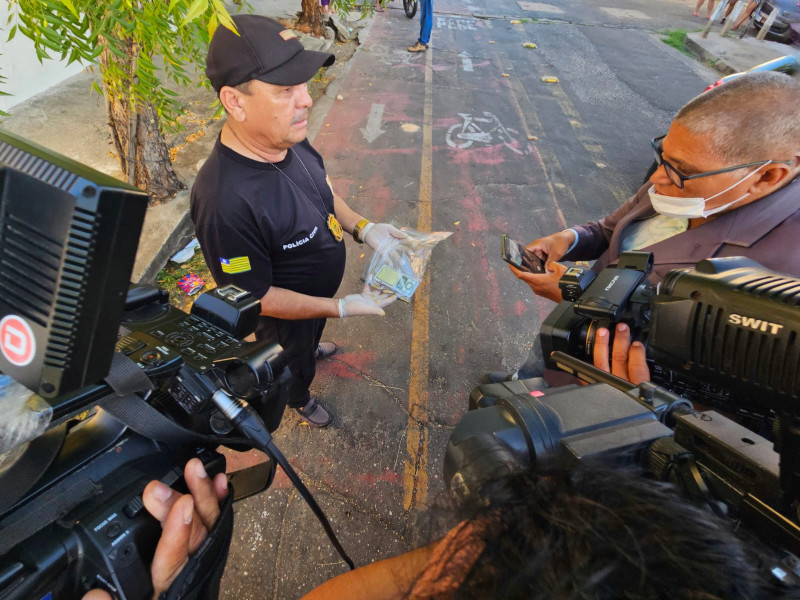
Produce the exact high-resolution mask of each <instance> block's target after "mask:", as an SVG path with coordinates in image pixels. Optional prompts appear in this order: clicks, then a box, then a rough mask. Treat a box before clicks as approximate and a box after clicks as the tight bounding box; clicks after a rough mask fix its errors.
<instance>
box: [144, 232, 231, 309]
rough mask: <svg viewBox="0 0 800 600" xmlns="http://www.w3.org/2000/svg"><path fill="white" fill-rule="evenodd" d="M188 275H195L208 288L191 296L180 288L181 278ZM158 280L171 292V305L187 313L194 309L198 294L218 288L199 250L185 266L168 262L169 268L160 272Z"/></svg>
mask: <svg viewBox="0 0 800 600" xmlns="http://www.w3.org/2000/svg"><path fill="white" fill-rule="evenodd" d="M188 273H194V274H195V275H197V276H198V277H200V278H202V279H203V280H204V281H205V282H206V286H205V287H204V288H203V289H202V290H200V291H199V292H197V293H196V294H195V295H193V296H189V295H188V294H187V293H186V292H184V291H183V290H182V289H181V288H179V287H178V282H179V281H180V280H181V277H183V276H184V275H187V274H188ZM157 279H158V285H159V287H162V288H164V289H165V290H167V291H168V292H169V299H170V303H171V304H173V305H174V306H177V307H178V308H180V309H181V310H185V311H187V312H188V310H189V309H190V308H191V307H192V304H193V303H194V299H195V298H196V297H197V296H198V294H202V293H203V292H207V291H209V290H213V289H214V288H215V287H217V286H216V285H215V284H214V278H213V277H211V271H209V270H208V266H207V265H206V261H205V259H204V258H203V253H202V252H201V251H200V249H199V248H198V249H197V250H195V252H194V256H192V258H190V259H189V260H188V261H186V262H185V263H183V264H180V265H176V264H175V263H174V262H168V263H167V266H165V267H164V268H163V269H161V270H160V271H159V272H158V277H157Z"/></svg>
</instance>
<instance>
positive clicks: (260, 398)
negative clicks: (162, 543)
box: [0, 131, 352, 600]
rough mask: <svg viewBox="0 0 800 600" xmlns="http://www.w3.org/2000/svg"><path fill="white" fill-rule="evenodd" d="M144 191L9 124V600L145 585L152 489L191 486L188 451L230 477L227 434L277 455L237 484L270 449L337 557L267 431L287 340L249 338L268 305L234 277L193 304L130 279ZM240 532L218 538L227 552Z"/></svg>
mask: <svg viewBox="0 0 800 600" xmlns="http://www.w3.org/2000/svg"><path fill="white" fill-rule="evenodd" d="M147 202H148V197H147V195H146V194H144V193H143V192H141V191H140V190H138V189H136V188H134V187H131V186H127V185H125V184H123V183H121V182H119V181H117V180H116V179H113V178H111V177H108V176H106V175H104V174H102V173H99V172H97V171H94V170H92V169H90V168H88V167H85V166H84V165H81V164H79V163H77V162H75V161H72V160H70V159H68V158H66V157H63V156H60V155H57V154H55V153H53V152H50V151H48V150H46V149H44V148H42V147H39V146H36V145H35V144H32V143H30V142H27V141H25V140H23V139H21V138H18V137H16V136H13V135H11V134H9V133H7V132H3V131H0V371H2V373H3V374H4V375H0V378H2V379H3V381H2V382H1V383H2V384H3V385H0V410H3V412H4V415H6V418H5V419H4V422H3V424H2V425H0V455H3V456H0V487H1V488H2V489H3V494H2V497H0V597H2V598H4V599H16V598H19V599H22V598H52V599H58V598H80V597H81V595H82V594H83V593H84V592H86V591H87V590H89V589H92V588H97V587H99V588H103V589H106V590H108V591H109V592H111V593H112V595H114V596H115V597H116V598H120V599H123V600H125V599H134V598H135V599H138V598H142V599H144V598H149V597H151V596H152V586H151V584H150V575H149V562H150V559H151V558H152V555H153V551H154V549H155V545H156V543H157V541H158V539H159V537H160V535H161V528H160V526H159V524H158V522H157V521H155V520H154V519H153V518H152V517H150V516H149V515H148V514H147V512H146V511H145V510H144V507H143V504H142V499H141V494H142V491H143V489H144V487H145V485H146V484H147V483H148V482H149V481H151V480H154V479H157V480H160V481H162V482H164V483H166V484H167V485H172V486H173V487H176V488H178V489H181V490H184V491H185V489H186V488H185V484H183V482H182V474H183V467H184V465H185V464H186V462H187V461H188V460H189V459H190V458H192V457H195V456H197V457H199V458H200V459H201V460H202V461H203V462H204V463H205V465H206V469H207V470H208V471H209V473H210V474H211V475H212V476H213V475H214V474H216V473H219V472H224V470H225V460H224V457H223V456H222V455H221V454H219V453H218V452H216V451H215V448H217V447H218V446H220V445H226V446H228V447H231V448H233V449H237V450H247V449H250V448H253V447H257V448H259V449H262V450H264V451H265V452H267V453H268V455H269V457H270V458H271V459H272V460H269V461H267V463H264V464H263V465H261V466H258V467H256V468H252V469H250V470H247V471H245V472H240V473H235V474H233V476H232V485H233V491H234V493H233V494H232V496H233V495H235V497H236V499H240V498H242V497H246V496H248V495H251V494H253V493H257V492H259V491H262V490H263V489H266V487H268V486H269V485H270V483H271V481H272V477H273V475H274V473H275V462H276V461H277V462H278V463H279V464H281V466H282V468H283V469H284V470H285V471H286V472H287V475H288V476H289V478H290V479H291V480H292V482H293V483H294V484H295V485H296V486H298V489H300V491H301V493H302V494H303V496H304V498H305V499H306V500H307V501H308V502H309V503H310V504H311V505H312V509H313V510H314V512H315V513H316V514H317V516H318V518H320V520H321V521H322V523H323V526H324V527H325V529H326V532H327V533H328V535H329V537H331V539H332V541H333V543H334V545H335V546H336V547H337V550H339V551H340V552H341V553H343V550H341V546H339V545H338V541H336V540H335V536H333V531H332V529H331V528H330V525H329V524H328V523H327V520H326V519H325V517H324V515H323V514H322V512H321V510H320V509H319V507H318V506H316V504H315V503H314V502H313V498H311V497H310V494H309V493H308V490H306V489H305V487H304V486H303V485H302V482H301V481H300V480H299V478H298V477H297V475H296V474H295V473H294V472H293V471H292V470H291V468H290V467H289V465H288V463H287V462H286V460H285V458H283V456H282V455H281V454H280V452H279V451H278V450H277V448H275V446H274V444H273V443H272V441H271V438H270V435H269V434H270V432H272V431H274V430H275V429H277V427H278V425H279V424H280V421H281V416H282V414H283V410H284V408H285V406H286V402H287V398H288V390H289V385H290V373H289V371H288V368H287V366H286V359H285V357H284V354H283V350H282V348H281V347H280V346H279V345H277V344H274V343H266V342H251V343H246V342H243V341H242V338H244V337H245V336H247V335H249V334H250V333H252V332H253V331H254V330H255V327H256V325H257V320H258V316H259V314H260V310H261V307H260V302H259V301H258V300H257V299H255V298H253V297H252V296H251V295H250V294H249V293H248V292H245V291H243V290H241V289H239V288H236V287H234V286H227V287H224V288H221V289H216V290H213V291H211V292H207V293H205V294H203V295H201V296H199V297H198V298H197V300H196V301H195V303H194V306H193V307H192V310H191V314H188V315H187V314H186V313H184V312H182V311H180V310H178V309H176V308H174V307H172V306H170V305H169V304H168V294H167V293H166V292H165V291H163V290H158V289H156V288H153V287H148V286H131V287H130V289H129V283H128V282H129V279H130V274H131V271H132V268H133V261H134V257H135V253H136V246H137V242H138V237H139V234H140V232H141V228H142V223H143V220H144V214H145V209H146V207H147ZM115 349H116V353H115V352H114V350H115ZM8 376H10V377H11V378H13V380H16V382H19V383H15V382H14V381H9V380H8ZM20 384H24V386H26V387H27V388H28V389H29V390H32V391H33V392H36V394H38V395H34V394H32V393H31V392H26V391H25V390H24V388H23V387H22V385H20ZM12 396H13V398H12ZM20 398H21V399H22V400H21V402H20V401H18V400H19V399H20ZM12 399H16V400H17V402H16V404H15V405H14V406H13V407H12ZM96 405H99V408H97V406H96ZM93 407H94V408H93ZM32 415H33V416H32ZM45 429H46V431H44V433H42V431H43V430H45ZM39 434H41V435H39ZM35 436H38V437H35ZM20 442H23V443H20ZM231 518H232V517H231ZM230 527H232V525H231V526H230ZM230 527H228V530H227V531H226V532H224V533H220V534H219V538H220V539H221V538H222V537H224V536H227V541H223V542H221V544H222V548H223V549H225V548H227V544H228V543H229V541H230ZM214 535H216V532H212V535H211V536H210V538H213V537H214ZM345 557H346V555H345ZM346 560H348V561H349V559H346ZM350 564H352V563H350ZM217 583H218V581H217Z"/></svg>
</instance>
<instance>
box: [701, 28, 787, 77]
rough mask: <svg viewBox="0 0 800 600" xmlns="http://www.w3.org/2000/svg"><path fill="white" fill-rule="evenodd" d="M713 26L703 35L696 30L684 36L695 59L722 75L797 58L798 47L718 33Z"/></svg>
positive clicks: (717, 29)
mask: <svg viewBox="0 0 800 600" xmlns="http://www.w3.org/2000/svg"><path fill="white" fill-rule="evenodd" d="M719 30H720V27H719V26H715V27H714V28H713V29H712V30H711V31H710V32H709V34H708V37H707V38H703V37H702V36H701V34H700V33H699V32H696V33H690V34H688V35H687V36H686V48H687V49H688V50H689V51H690V52H691V53H692V54H693V55H694V56H695V57H697V58H698V59H700V60H702V61H704V62H707V63H709V64H710V66H712V67H713V68H715V69H716V70H717V71H719V72H720V73H722V74H723V75H730V74H731V73H739V72H741V71H747V70H748V69H751V68H753V67H755V66H757V65H760V64H761V63H765V62H767V61H770V60H773V59H775V58H780V57H781V56H787V55H793V56H796V57H797V58H798V59H800V49H798V48H796V47H794V46H790V45H789V44H779V43H778V42H769V41H766V40H757V39H755V38H744V39H741V40H740V39H739V36H738V35H733V34H729V35H728V36H726V37H721V36H720V35H719Z"/></svg>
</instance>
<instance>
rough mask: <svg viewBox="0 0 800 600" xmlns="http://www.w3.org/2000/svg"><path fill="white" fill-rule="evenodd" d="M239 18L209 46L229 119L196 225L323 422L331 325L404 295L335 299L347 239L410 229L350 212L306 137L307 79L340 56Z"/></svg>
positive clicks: (314, 421) (217, 270) (299, 399)
mask: <svg viewBox="0 0 800 600" xmlns="http://www.w3.org/2000/svg"><path fill="white" fill-rule="evenodd" d="M233 20H234V22H235V23H236V28H237V30H238V35H237V34H236V33H234V32H232V31H230V30H229V29H227V28H225V27H219V28H218V29H217V30H216V32H215V34H214V37H213V39H212V40H211V44H210V45H209V49H208V60H207V67H206V74H207V75H208V78H209V80H210V81H211V85H212V86H213V87H214V89H215V90H216V92H217V94H218V95H219V99H220V102H221V103H222V106H223V107H224V108H225V112H226V113H227V115H228V118H227V121H226V122H225V125H224V126H223V128H222V131H221V133H220V136H219V138H218V139H217V142H216V144H215V146H214V149H213V150H212V152H211V155H210V156H209V158H208V160H207V161H206V162H205V163H204V164H203V166H202V168H201V169H200V171H199V172H198V174H197V179H196V180H195V183H194V185H193V186H192V194H191V214H192V221H194V225H195V231H196V233H197V239H198V240H199V242H200V247H201V248H202V250H203V255H204V256H205V259H206V263H207V264H208V266H209V268H210V269H211V273H212V275H213V276H214V279H215V280H216V282H217V284H219V285H223V284H235V285H237V286H239V287H242V288H244V289H246V290H248V291H250V292H251V293H252V294H253V295H254V296H255V297H256V298H260V299H261V315H262V317H261V319H260V320H259V325H258V329H257V330H256V338H258V339H260V340H261V339H268V340H272V341H277V342H278V343H280V344H281V345H282V346H283V348H284V350H285V351H286V354H287V357H288V361H289V368H290V369H291V371H292V376H293V381H292V390H291V394H290V398H289V406H291V407H292V408H294V409H295V410H297V411H298V413H300V415H301V416H302V418H303V419H304V420H305V421H306V422H307V423H308V424H309V425H312V426H315V427H325V426H326V425H328V424H329V423H330V415H329V414H328V412H327V411H326V410H325V409H324V408H323V407H322V406H320V405H319V404H317V403H316V402H315V401H314V399H313V398H311V396H310V394H309V391H308V387H309V385H311V381H312V380H313V379H314V374H315V370H316V365H315V361H316V360H317V359H319V358H325V357H327V356H330V355H331V354H333V353H334V352H336V349H337V347H336V344H334V343H332V342H322V343H320V336H321V335H322V330H323V328H324V327H325V319H326V318H328V317H340V318H343V317H351V316H358V315H383V314H384V312H383V308H385V307H386V306H388V304H390V303H391V302H392V301H394V300H395V296H389V295H386V294H378V293H376V292H369V291H368V290H367V289H366V288H365V291H364V292H363V293H361V294H351V295H349V296H345V297H344V298H340V299H334V298H333V295H334V294H335V293H336V290H337V289H338V288H339V284H340V283H341V281H342V276H343V274H344V265H345V248H344V243H343V233H344V232H347V233H349V234H352V235H353V238H354V239H355V241H356V242H358V243H366V244H367V245H369V246H370V247H372V248H373V249H376V248H377V247H378V246H379V245H380V243H381V242H382V241H383V240H384V239H386V238H387V237H389V236H394V237H399V238H402V237H405V234H404V233H402V232H400V231H399V230H398V229H396V228H395V227H393V226H392V225H389V224H387V223H370V222H369V221H367V220H366V219H364V218H363V217H362V216H361V215H359V214H358V213H356V212H355V211H353V210H352V209H351V208H350V207H348V206H347V204H345V202H344V201H343V200H342V199H341V198H340V197H339V196H338V195H336V194H335V193H334V192H333V189H332V187H331V184H330V180H329V179H328V177H327V176H326V174H325V166H324V164H323V161H322V157H321V156H320V155H319V154H318V153H317V152H316V151H315V150H314V148H312V147H311V144H310V143H309V142H308V140H307V139H306V126H307V119H308V109H309V108H311V104H312V101H311V96H309V94H308V90H307V88H306V82H307V81H308V80H309V79H311V78H312V77H313V76H314V74H315V73H316V72H317V71H318V70H319V69H320V68H321V67H323V66H329V65H331V64H333V61H334V56H333V55H332V54H328V53H324V52H313V51H310V50H305V49H304V48H303V45H302V44H301V43H300V40H299V39H298V38H297V36H296V35H295V34H294V33H293V32H292V31H291V30H289V29H286V28H284V27H283V26H282V25H281V24H280V23H278V22H277V21H274V20H272V19H268V18H266V17H260V16H255V15H238V16H235V17H233Z"/></svg>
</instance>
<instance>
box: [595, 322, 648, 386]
mask: <svg viewBox="0 0 800 600" xmlns="http://www.w3.org/2000/svg"><path fill="white" fill-rule="evenodd" d="M609 337H610V336H609V332H608V329H606V328H605V327H601V328H600V329H598V330H597V334H596V335H595V338H594V340H595V342H594V353H593V354H594V356H593V359H594V366H595V367H597V368H598V369H603V371H606V372H609V371H610V372H611V374H612V375H616V376H617V377H622V378H623V379H627V380H628V381H630V382H631V383H634V384H635V385H639V384H640V383H642V382H643V381H650V369H648V367H647V357H646V352H645V348H644V345H643V344H642V343H641V342H633V344H631V333H630V328H629V327H628V326H627V325H626V324H625V323H617V327H616V330H615V333H614V343H613V345H612V347H611V365H610V367H609V363H608V356H609V353H608V340H609Z"/></svg>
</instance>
